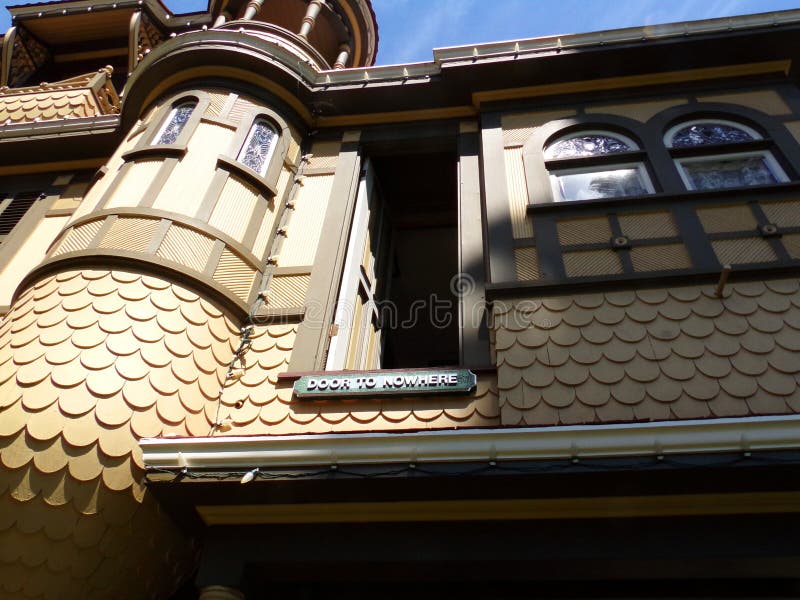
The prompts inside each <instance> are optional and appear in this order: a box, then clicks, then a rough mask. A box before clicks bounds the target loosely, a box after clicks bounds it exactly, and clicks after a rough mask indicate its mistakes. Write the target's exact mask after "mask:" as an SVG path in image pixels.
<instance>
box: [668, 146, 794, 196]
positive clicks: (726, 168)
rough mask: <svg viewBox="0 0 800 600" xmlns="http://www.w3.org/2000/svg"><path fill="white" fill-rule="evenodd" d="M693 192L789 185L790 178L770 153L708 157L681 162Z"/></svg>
mask: <svg viewBox="0 0 800 600" xmlns="http://www.w3.org/2000/svg"><path fill="white" fill-rule="evenodd" d="M678 165H679V166H680V170H681V174H682V175H683V178H684V181H685V182H686V185H687V187H688V188H689V189H692V190H717V189H723V188H733V187H747V186H751V185H769V184H772V183H779V182H781V181H786V175H785V174H784V172H783V170H782V169H781V168H780V166H779V165H778V164H777V162H775V159H774V158H772V155H771V154H769V153H768V152H756V153H752V154H734V155H728V156H724V155H722V156H720V155H717V156H708V157H703V158H694V159H684V160H680V161H678Z"/></svg>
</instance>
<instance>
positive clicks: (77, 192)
mask: <svg viewBox="0 0 800 600" xmlns="http://www.w3.org/2000/svg"><path fill="white" fill-rule="evenodd" d="M87 187H89V184H88V183H87V182H85V181H80V182H77V183H71V184H70V185H68V186H67V187H66V189H65V190H64V191H63V192H62V193H61V196H59V197H58V199H57V200H56V201H55V202H53V204H52V206H51V207H50V208H52V209H53V210H72V209H76V208H78V207H79V206H80V204H81V201H82V200H83V196H84V194H85V193H86V188H87Z"/></svg>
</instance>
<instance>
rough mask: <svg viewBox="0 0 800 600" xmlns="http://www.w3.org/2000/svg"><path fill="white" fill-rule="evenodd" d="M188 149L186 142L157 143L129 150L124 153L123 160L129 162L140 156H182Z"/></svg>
mask: <svg viewBox="0 0 800 600" xmlns="http://www.w3.org/2000/svg"><path fill="white" fill-rule="evenodd" d="M186 151H187V146H186V144H157V145H154V146H144V147H142V148H134V149H133V150H129V151H128V152H126V153H125V154H123V155H122V160H124V161H125V162H129V161H132V160H139V159H140V158H169V157H175V158H182V157H183V156H184V155H185V154H186Z"/></svg>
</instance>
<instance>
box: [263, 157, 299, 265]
mask: <svg viewBox="0 0 800 600" xmlns="http://www.w3.org/2000/svg"><path fill="white" fill-rule="evenodd" d="M291 179H292V172H291V171H290V170H289V169H286V168H284V169H283V170H282V171H281V175H280V177H279V178H278V196H277V197H278V198H282V197H283V191H284V190H285V189H286V186H287V185H289V182H290V181H291ZM277 210H278V207H277V206H276V200H275V199H272V200H270V201H269V202H268V203H267V211H266V212H265V213H264V219H263V220H262V221H261V227H260V228H259V229H258V234H256V241H255V244H253V254H255V255H256V256H257V257H259V258H263V257H264V255H265V254H266V252H267V243H268V242H269V236H270V234H271V233H272V228H273V227H274V225H275V216H276V215H277Z"/></svg>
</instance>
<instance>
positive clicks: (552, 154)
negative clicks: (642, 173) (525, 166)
mask: <svg viewBox="0 0 800 600" xmlns="http://www.w3.org/2000/svg"><path fill="white" fill-rule="evenodd" d="M636 149H637V146H636V144H634V143H633V142H632V141H631V140H625V139H622V138H620V137H617V136H612V135H608V134H605V133H594V132H588V133H582V134H580V135H575V136H572V137H568V138H566V139H562V140H558V141H556V142H555V143H554V144H551V145H550V146H548V148H547V151H546V152H545V158H547V159H554V158H579V157H582V156H599V155H603V154H615V153H617V152H629V151H631V150H636Z"/></svg>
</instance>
